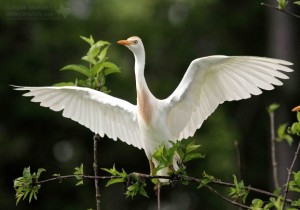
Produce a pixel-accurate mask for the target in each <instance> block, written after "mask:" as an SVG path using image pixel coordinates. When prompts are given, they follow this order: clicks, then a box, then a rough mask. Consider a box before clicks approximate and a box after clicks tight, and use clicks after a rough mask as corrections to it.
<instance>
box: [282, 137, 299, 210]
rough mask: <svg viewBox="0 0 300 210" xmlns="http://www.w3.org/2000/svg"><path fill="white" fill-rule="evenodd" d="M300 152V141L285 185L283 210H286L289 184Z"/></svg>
mask: <svg viewBox="0 0 300 210" xmlns="http://www.w3.org/2000/svg"><path fill="white" fill-rule="evenodd" d="M299 150H300V141H299V143H298V147H297V150H296V152H295V156H294V159H293V162H292V164H291V167H290V168H289V169H288V177H287V180H286V185H285V190H284V196H283V205H282V210H284V206H285V203H286V200H287V194H288V192H289V182H290V179H291V175H292V170H293V168H294V165H295V162H296V159H297V157H298V154H299Z"/></svg>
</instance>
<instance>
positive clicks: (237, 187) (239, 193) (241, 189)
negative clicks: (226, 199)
mask: <svg viewBox="0 0 300 210" xmlns="http://www.w3.org/2000/svg"><path fill="white" fill-rule="evenodd" d="M233 184H234V187H231V188H230V193H229V196H231V197H232V198H233V199H234V200H236V199H239V198H242V201H243V203H245V202H246V198H247V196H248V194H249V191H248V190H247V189H246V188H245V185H244V182H243V180H241V181H238V180H237V178H236V176H235V175H233Z"/></svg>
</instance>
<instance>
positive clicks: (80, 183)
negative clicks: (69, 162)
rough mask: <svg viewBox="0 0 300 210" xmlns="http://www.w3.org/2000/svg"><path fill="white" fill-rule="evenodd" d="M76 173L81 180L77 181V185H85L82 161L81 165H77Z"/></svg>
mask: <svg viewBox="0 0 300 210" xmlns="http://www.w3.org/2000/svg"><path fill="white" fill-rule="evenodd" d="M74 175H75V177H76V179H78V180H79V181H78V182H77V183H76V186H78V185H83V177H84V173H83V164H82V163H81V165H80V166H79V167H75V171H74Z"/></svg>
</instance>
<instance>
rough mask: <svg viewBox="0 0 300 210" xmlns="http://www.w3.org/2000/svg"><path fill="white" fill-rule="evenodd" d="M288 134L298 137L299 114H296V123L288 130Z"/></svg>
mask: <svg viewBox="0 0 300 210" xmlns="http://www.w3.org/2000/svg"><path fill="white" fill-rule="evenodd" d="M288 132H289V133H291V134H293V135H297V136H300V112H297V122H294V123H293V124H292V126H291V127H290V128H289V129H288Z"/></svg>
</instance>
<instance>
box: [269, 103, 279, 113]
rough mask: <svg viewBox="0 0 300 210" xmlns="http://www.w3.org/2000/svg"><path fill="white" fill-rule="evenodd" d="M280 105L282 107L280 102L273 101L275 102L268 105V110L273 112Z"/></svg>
mask: <svg viewBox="0 0 300 210" xmlns="http://www.w3.org/2000/svg"><path fill="white" fill-rule="evenodd" d="M279 107H280V105H279V104H277V103H273V104H271V105H269V106H268V108H267V110H268V112H269V113H272V112H275V111H276V109H278V108H279Z"/></svg>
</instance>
